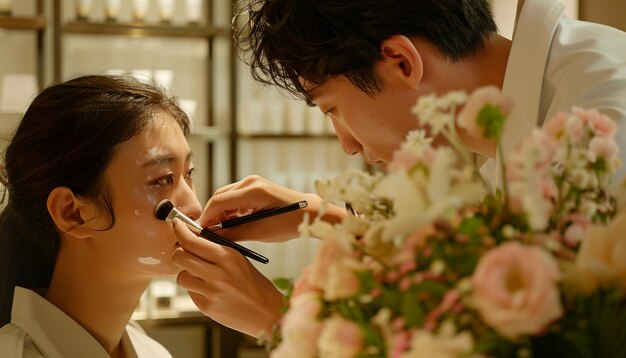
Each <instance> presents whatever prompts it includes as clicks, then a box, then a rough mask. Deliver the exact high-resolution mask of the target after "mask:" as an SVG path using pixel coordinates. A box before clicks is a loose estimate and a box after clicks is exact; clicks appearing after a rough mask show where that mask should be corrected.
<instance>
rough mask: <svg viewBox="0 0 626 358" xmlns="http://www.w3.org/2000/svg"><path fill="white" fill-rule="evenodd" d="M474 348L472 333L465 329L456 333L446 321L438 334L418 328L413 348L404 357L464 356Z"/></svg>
mask: <svg viewBox="0 0 626 358" xmlns="http://www.w3.org/2000/svg"><path fill="white" fill-rule="evenodd" d="M472 348H474V339H473V338H472V335H471V334H470V333H469V332H467V331H463V332H461V333H458V334H457V333H456V328H455V327H454V324H452V323H451V322H448V321H446V322H444V323H443V324H442V325H441V329H440V330H439V332H438V333H437V334H433V333H432V332H430V331H426V330H418V331H417V332H415V334H414V335H413V338H412V339H411V348H410V349H409V351H407V352H406V353H404V354H402V358H458V357H464V356H465V355H466V354H468V353H470V352H471V350H472Z"/></svg>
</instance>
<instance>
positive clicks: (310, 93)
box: [302, 85, 320, 107]
mask: <svg viewBox="0 0 626 358" xmlns="http://www.w3.org/2000/svg"><path fill="white" fill-rule="evenodd" d="M318 88H320V85H317V86H315V87H313V88H311V89H309V90H306V91H304V92H303V93H302V94H303V95H304V100H305V101H306V104H307V106H309V107H317V103H315V97H316V96H317V93H316V92H317V89H318Z"/></svg>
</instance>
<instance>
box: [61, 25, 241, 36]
mask: <svg viewBox="0 0 626 358" xmlns="http://www.w3.org/2000/svg"><path fill="white" fill-rule="evenodd" d="M63 31H64V32H66V33H72V34H89V35H122V36H129V37H197V38H210V37H215V36H226V35H230V29H217V28H211V27H207V26H200V25H199V26H193V25H189V26H169V25H148V24H142V23H130V24H120V23H113V22H88V21H70V22H68V23H67V24H65V26H64V27H63Z"/></svg>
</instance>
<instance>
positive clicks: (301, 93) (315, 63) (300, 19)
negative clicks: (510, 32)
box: [234, 0, 497, 100]
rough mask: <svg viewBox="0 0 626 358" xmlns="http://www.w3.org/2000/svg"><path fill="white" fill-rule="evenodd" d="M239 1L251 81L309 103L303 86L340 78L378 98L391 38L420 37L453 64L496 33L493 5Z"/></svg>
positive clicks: (412, 0)
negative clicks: (384, 47)
mask: <svg viewBox="0 0 626 358" xmlns="http://www.w3.org/2000/svg"><path fill="white" fill-rule="evenodd" d="M244 1H245V5H243V6H239V7H240V8H239V9H238V10H237V12H238V14H239V15H237V16H236V17H235V19H234V22H235V23H236V22H238V21H242V18H241V16H242V15H244V14H247V15H248V18H247V19H245V20H243V21H244V22H245V24H243V26H239V28H238V30H236V31H235V41H236V43H237V45H238V47H239V48H240V49H241V50H242V51H243V61H244V62H246V63H247V64H248V65H250V67H251V71H252V76H253V78H254V79H255V80H257V81H259V82H261V83H263V84H270V85H277V86H279V87H280V88H282V89H285V90H287V91H288V92H290V93H291V94H293V95H295V96H297V97H304V99H307V100H308V98H307V91H306V90H305V88H304V87H303V85H302V83H301V82H300V81H301V80H302V79H303V80H305V81H307V82H311V83H314V84H321V83H323V82H324V81H325V80H327V79H328V78H332V77H335V76H339V75H344V76H346V77H347V78H348V79H349V80H350V81H351V82H352V83H353V84H354V85H356V86H357V87H358V88H360V89H361V90H363V91H364V92H365V93H367V94H369V95H373V94H376V93H377V92H378V91H380V89H381V88H382V84H381V83H380V80H379V79H378V77H377V76H376V73H375V71H374V68H375V64H376V62H378V61H379V60H380V59H381V44H382V42H383V41H385V40H386V39H388V38H390V37H391V36H393V35H404V36H407V37H420V38H422V39H424V40H426V41H428V42H430V43H432V44H433V45H434V46H436V47H437V48H438V49H439V50H440V51H441V53H442V54H443V55H444V56H446V57H447V58H448V59H450V60H452V61H454V60H458V59H462V58H464V57H467V56H470V55H472V54H473V53H475V52H476V51H477V50H478V49H480V48H482V46H483V45H484V42H485V40H486V39H487V37H488V36H489V35H490V34H492V33H493V32H496V31H497V26H496V24H495V21H494V19H493V13H492V8H491V1H490V0H247V1H246V0H244ZM241 4H244V2H242V3H240V5H241ZM240 25H241V24H240Z"/></svg>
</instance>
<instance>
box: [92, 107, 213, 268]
mask: <svg viewBox="0 0 626 358" xmlns="http://www.w3.org/2000/svg"><path fill="white" fill-rule="evenodd" d="M192 172H193V164H192V162H191V151H190V149H189V145H188V143H187V140H186V139H185V136H184V135H183V132H182V130H181V128H180V126H179V125H178V124H177V122H176V121H175V120H174V119H173V118H172V117H171V116H170V115H168V114H165V113H162V112H160V113H158V114H156V115H155V116H154V120H153V121H152V123H151V124H150V125H149V126H148V127H147V128H145V129H144V130H143V131H142V132H141V133H139V134H138V135H136V136H134V137H133V138H131V139H130V140H127V141H125V142H123V143H120V144H118V145H117V147H116V150H115V153H114V157H113V161H112V163H111V165H110V166H109V168H108V169H107V170H106V172H105V176H104V180H105V190H108V194H109V197H110V199H111V203H112V205H113V213H114V214H115V224H114V226H113V227H112V228H111V229H109V230H104V231H94V232H93V236H92V238H93V245H94V247H95V248H96V249H97V250H98V251H99V252H97V253H96V254H97V257H98V258H99V259H103V260H105V261H107V262H106V263H105V264H107V265H109V268H110V269H113V268H114V267H116V268H118V269H119V270H120V271H121V272H119V273H122V274H124V275H131V274H132V273H137V274H139V275H144V274H145V275H146V276H157V275H158V276H163V275H175V274H176V273H177V272H178V271H179V269H178V268H176V267H175V266H174V265H173V264H172V263H171V257H172V253H173V251H174V249H175V248H176V238H175V236H174V232H173V228H172V225H171V223H166V222H165V221H161V220H159V219H157V218H156V217H155V215H154V209H155V206H156V205H157V204H158V203H159V202H160V201H161V200H163V199H170V200H171V201H172V203H173V204H174V206H175V207H176V208H178V209H179V210H180V211H181V212H183V213H185V214H186V215H187V216H189V217H190V218H192V219H197V218H198V217H199V216H200V213H201V210H202V208H201V206H200V203H199V202H198V199H197V198H196V195H195V189H194V186H193V183H192ZM98 220H102V225H103V228H106V224H107V223H108V216H107V215H102V217H101V218H99V219H98Z"/></svg>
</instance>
